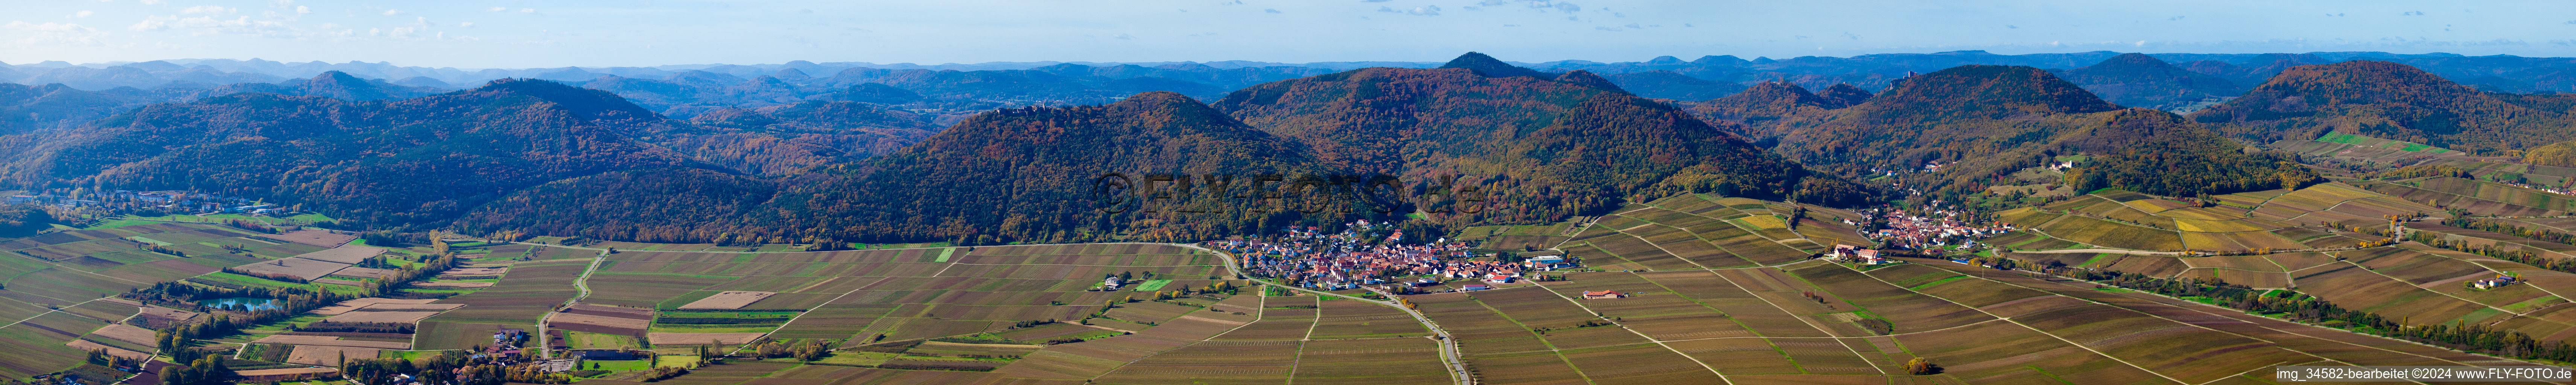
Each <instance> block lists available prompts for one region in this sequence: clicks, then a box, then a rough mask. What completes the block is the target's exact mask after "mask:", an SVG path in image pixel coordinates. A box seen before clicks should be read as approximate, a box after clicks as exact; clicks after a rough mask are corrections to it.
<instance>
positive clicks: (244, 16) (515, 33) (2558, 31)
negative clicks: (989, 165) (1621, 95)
mask: <svg viewBox="0 0 2576 385" xmlns="http://www.w3.org/2000/svg"><path fill="white" fill-rule="evenodd" d="M21 6H22V7H21V9H22V11H21V12H18V13H17V14H16V15H13V16H11V17H8V18H0V47H5V48H7V49H5V50H0V62H7V63H11V64H28V63H38V62H43V61H49V60H59V61H64V62H69V63H106V62H119V61H127V62H141V61H151V60H169V59H173V58H220V59H237V60H246V59H251V58H261V59H266V60H272V61H280V62H309V61H317V60H318V61H325V62H333V63H341V62H349V61H362V62H370V63H374V62H390V63H394V64H396V65H403V66H422V67H455V68H555V67H566V66H579V67H617V66H659V65H689V64H718V63H722V64H765V63H785V62H789V61H794V60H806V61H813V62H870V63H916V64H924V65H934V64H940V63H984V62H1040V61H1061V62H1177V61H1197V62H1208V61H1226V60H1245V61H1261V62H1280V63H1307V62H1343V61H1415V62H1419V61H1442V60H1447V59H1449V58H1450V57H1453V56H1455V55H1457V54H1458V53H1460V52H1466V51H1480V52H1485V53H1488V54H1492V55H1494V56H1496V57H1498V58H1502V59H1505V60H1511V61H1519V62H1546V61H1556V60H1587V61H1598V62H1625V61H1642V60H1646V59H1648V58H1653V57H1656V56H1664V55H1670V56H1676V57H1681V58H1683V59H1685V60H1687V59H1691V58H1696V57H1699V56H1701V55H1735V56H1737V57H1742V58H1746V59H1751V58H1754V57H1763V56H1767V57H1772V58H1789V57H1796V56H1836V57H1847V56H1853V55H1863V54H1881V53H1933V52H1943V51H1956V50H1986V51H1990V52H1993V53H1996V54H2006V55H2012V54H2027V53H2065V52H2087V51H2098V50H2110V51H2119V52H2150V53H2166V52H2171V53H2270V52H2290V53H2298V52H2320V51H2325V52H2332V51H2383V52H2391V53H2401V54H2416V53H2431V52H2445V53H2453V54H2460V55H2469V56H2484V55H2495V54H2510V55H2517V56H2539V57H2557V56H2576V39H2569V38H2566V36H2576V20H2566V19H2565V18H2569V17H2576V16H2569V15H2570V14H2576V12H2570V11H2576V3H2552V2H2510V3H2489V4H2479V5H2475V6H2466V7H2464V6H2460V5H2439V6H2430V5H2412V4H2402V3H2392V2H2368V3H2340V2H2323V1H2301V2H2279V3H2261V4H2241V3H2237V2H2220V1H2193V2H2182V3H2160V4H2059V3H2054V2H2043V1H2013V2H2004V3H1992V2H1980V3H1973V4H1940V3H1915V2H1843V3H1841V4H1823V5H1819V4H1815V3H1802V4H1774V3H1722V2H1688V3H1630V2H1592V1H1577V2H1554V1H1525V0H1524V1H1504V0H1482V1H1465V0H1458V1H1430V0H1348V1H1330V2H1288V1H1254V0H1224V1H1217V0H1195V1H1142V2H1121V3H1114V4H1090V3H1055V2H1046V3H1016V2H1001V1H960V2H939V3H893V2H850V3H841V2H765V3H733V2H674V3H635V4H624V3H613V4H612V3H606V2H540V1H521V0H504V1H489V2H483V3H455V2H425V1H391V2H368V3H345V2H324V1H314V0H305V1H295V0H232V1H189V0H104V1H96V2H91V1H79V2H44V3H34V4H22V5H21ZM1813 9H1829V10H1835V11H1834V12H1830V13H1826V12H1812V11H1808V10H1813Z"/></svg>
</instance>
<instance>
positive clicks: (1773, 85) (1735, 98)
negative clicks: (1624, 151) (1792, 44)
mask: <svg viewBox="0 0 2576 385" xmlns="http://www.w3.org/2000/svg"><path fill="white" fill-rule="evenodd" d="M1844 89H1849V90H1850V91H1847V92H1860V90H1859V89H1856V88H1848V86H1845V88H1844ZM1846 95H1848V94H1846ZM1859 96H1860V97H1859V98H1858V99H1861V100H1867V99H1868V98H1869V94H1867V93H1862V94H1859ZM1853 103H1854V102H1852V101H1851V100H1850V99H1845V98H1830V97H1825V96H1822V95H1817V94H1815V93H1812V92H1807V88H1806V87H1799V86H1798V84H1797V83H1789V82H1762V83H1761V84H1756V85H1754V86H1753V88H1747V89H1745V90H1744V92H1738V93H1736V94H1734V95H1727V96H1726V97H1721V98H1716V99H1709V100H1708V101H1706V102H1700V103H1698V104H1694V105H1692V106H1691V112H1693V113H1698V114H1699V116H1700V117H1701V118H1705V119H1708V120H1711V121H1722V122H1729V123H1735V124H1740V125H1743V127H1745V128H1746V130H1744V131H1743V132H1739V133H1740V134H1743V135H1744V136H1747V137H1752V138H1755V139H1757V140H1768V141H1777V140H1779V137H1780V135H1781V134H1785V133H1788V132H1789V131H1790V129H1791V128H1794V127H1803V126H1806V125H1812V124H1815V123H1816V122H1820V121H1823V120H1824V119H1825V118H1829V117H1832V116H1833V115H1834V110H1837V109H1842V108H1845V107H1851V105H1852V104H1853Z"/></svg>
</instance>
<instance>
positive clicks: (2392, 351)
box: [1873, 264, 2468, 382]
mask: <svg viewBox="0 0 2576 385" xmlns="http://www.w3.org/2000/svg"><path fill="white" fill-rule="evenodd" d="M2327 265H2332V264H2327ZM2015 271H2019V272H2030V273H2033V274H2043V275H2045V274H2046V273H2039V272H2031V271H2028V270H2015ZM1968 276H1972V277H1976V278H1977V279H1983V280H1987V281H1993V282H1995V283H2001V284H2005V285H2010V286H2013V287H2020V288H2025V289H2031V290H2039V291H2040V292H2043V293H2045V292H2049V291H2048V290H2047V289H2041V288H2036V287H2030V286H2028V285H2022V284H2016V283H2011V282H2004V281H2001V280H1996V279H1993V278H1986V277H1983V276H1977V275H1975V274H1969V275H1968ZM1873 278H1875V277H1874V276H1873ZM1880 281H1882V282H1884V281H1886V280H1880ZM2079 282H2080V281H2079ZM1891 284H1892V283H1891ZM2070 286H2071V285H2070ZM2124 294H2129V295H2136V294H2144V295H2150V296H2155V297H2159V298H2165V299H2169V300H2173V301H2180V302H2183V303H2187V304H2193V305H2202V306H2209V305H2206V304H2201V303H2199V302H2192V301H2186V300H2182V299H2180V298H2173V297H2170V296H2165V295H2162V294H2155V293H2148V292H2143V291H2130V292H2129V293H2124ZM2050 295H2057V294H2054V293H2052V294H2050ZM2059 296H2061V297H2065V296H2063V295H2059ZM2066 298H2075V297H2066ZM2075 299H2076V300H2080V301H2085V302H2092V303H2096V304H2102V305H2108V306H2112V307H2118V308H2121V309H2128V308H2127V307H2123V306H2119V305H2113V304H2108V303H2102V302H2095V301H2092V300H2086V299H2083V298H2075ZM2169 306H2170V305H2169ZM2173 307H2174V308H2177V309H2183V310H2189V311H2192V312H2197V313H2201V314H2208V315H2211V316H2216V317H2221V318H2228V319H2235V317H2229V316H2227V315H2225V314H2219V313H2212V312H2209V311H2207V310H2202V309H2199V308H2197V307H2192V306H2173ZM2222 309H2223V308H2222ZM2228 310H2230V311H2233V310H2234V309H2228ZM1979 311H1983V309H1980V310H1979ZM2131 311H2136V310H2131ZM2138 313H2139V314H2144V315H2146V316H2148V317H2155V318H2157V319H2163V320H2166V321H2171V322H2175V323H2181V324H2186V325H2192V326H2194V327H2199V328H2202V329H2209V330H2212V331H2217V332H2220V333H2227V334H2230V335H2235V336H2239V337H2245V338H2251V339H2254V340H2256V341H2264V342H2273V341H2272V340H2270V339H2264V338H2260V337H2255V336H2248V335H2243V334H2237V333H2232V332H2228V331H2225V330H2218V329H2212V328H2210V327H2207V326H2201V325H2200V324H2198V323H2191V322H2184V321H2182V320H2176V319H2172V318H2165V317H2164V316H2160V315H2155V314H2152V313H2147V312H2138ZM1989 314H1991V313H1989ZM2015 324H2019V322H2015ZM2248 324H2251V325H2253V326H2255V327H2260V328H2263V329H2266V330H2272V331H2277V332H2282V333H2287V334H2291V335H2296V336H2301V337H2308V338H2314V339H2317V340H2321V341H2327V342H2336V343H2343V344H2346V345H2352V346H2359V347H2365V348H2371V349H2374V350H2380V351H2386V352H2390V353H2397V354H2404V355H2409V356H2415V357H2419V358H2423V359H2428V360H2434V361H2442V362H2450V363H2452V364H2458V365H2468V364H2464V363H2460V362H2456V361H2451V360H2445V359H2441V358H2435V357H2430V356H2425V355H2422V354H2415V353H2408V352H2402V351H2396V350H2389V349H2386V348H2381V347H2377V346H2370V345H2362V344H2353V343H2348V342H2343V341H2337V340H2333V339H2328V338H2322V337H2317V336H2313V335H2310V334H2308V333H2300V332H2297V331H2291V330H2282V329H2279V328H2274V327H2270V326H2263V325H2262V324H2254V323H2250V322H2249V323H2248ZM2023 327H2024V328H2028V327H2029V326H2027V325H2024V326H2023ZM2032 330H2037V329H2032ZM2040 334H2048V333H2046V332H2041V333H2040ZM2353 334H2357V335H2364V336H2371V337H2377V338H2380V339H2385V340H2389V341H2394V342H2403V343H2410V344H2416V345H2422V346H2427V347H2435V348H2440V347H2438V346H2433V345H2426V344H2423V343H2419V342H2414V341H2406V340H2399V339H2394V338H2387V337H2381V336H2376V335H2370V334H2363V333H2353ZM2050 336H2051V337H2054V336H2055V335H2053V334H2051V335H2050ZM2059 339H2060V340H2063V339H2064V338H2059ZM2068 342H2070V343H2071V342H2073V341H2068ZM2274 343H2276V344H2277V343H2278V342H2274ZM2077 347H2083V346H2082V345H2077ZM2085 350H2092V348H2085ZM2284 350H2290V351H2294V352H2298V353H2299V354H2306V355H2308V356H2310V357H2317V356H2316V355H2315V354H2309V353H2308V352H2306V351H2302V350H2295V349H2284ZM2095 353H2100V352H2098V351H2097V352H2095ZM2104 357H2109V355H2104ZM2318 358H2324V357H2318ZM2112 359H2113V360H2117V359H2118V358H2112ZM2326 360H2327V361H2333V362H2339V363H2343V364H2346V365H2350V364H2351V363H2349V362H2342V361H2335V360H2333V359H2326ZM2121 363H2127V361H2122V362H2121ZM2130 366H2133V367H2134V366H2136V365H2130ZM2148 372H2149V373H2154V371H2148ZM2157 375H2159V376H2162V375H2163V374H2162V373H2158V374H2157ZM2230 377H2231V378H2232V377H2233V376H2230ZM2167 378H2170V377H2167ZM2175 382H2181V381H2175Z"/></svg>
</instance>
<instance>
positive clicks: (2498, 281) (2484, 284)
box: [2469, 275, 2513, 289]
mask: <svg viewBox="0 0 2576 385" xmlns="http://www.w3.org/2000/svg"><path fill="white" fill-rule="evenodd" d="M2511 284H2513V276H2509V275H2497V276H2495V278H2487V279H2481V280H2477V281H2476V282H2470V283H2469V285H2470V286H2473V287H2477V288H2480V289H2494V288H2499V287H2504V286H2505V285H2511Z"/></svg>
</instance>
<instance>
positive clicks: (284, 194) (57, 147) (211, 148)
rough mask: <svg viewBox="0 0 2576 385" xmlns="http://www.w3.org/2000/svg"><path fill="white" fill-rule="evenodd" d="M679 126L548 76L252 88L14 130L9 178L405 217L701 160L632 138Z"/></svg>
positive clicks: (444, 213)
mask: <svg viewBox="0 0 2576 385" xmlns="http://www.w3.org/2000/svg"><path fill="white" fill-rule="evenodd" d="M676 129H679V126H678V125H674V124H671V122H670V121H668V120H666V119H663V118H662V117H661V116H659V115H655V114H653V113H652V112H650V111H645V110H643V109H640V108H636V107H635V106H634V105H632V104H628V103H626V102H625V100H623V99H619V98H618V97H617V96H616V95H610V94H608V93H606V92H601V91H594V90H585V89H579V88H573V87H569V86H564V85H562V84H556V83H553V82H545V81H498V82H494V83H493V84H491V85H488V86H485V87H482V88H477V89H473V90H467V91H459V92H455V93H449V94H444V95H437V96H429V97H421V98H413V99H404V100H398V101H355V102H352V101H344V100H339V99H332V98H325V97H313V96H287V95H278V94H267V93H244V94H236V95H231V96H222V97H213V98H206V99H202V100H199V101H197V102H194V103H185V104H157V105H151V106H145V107H143V108H140V109H137V110H134V111H131V112H127V113H123V114H119V115H116V116H111V117H108V118H105V119H100V120H98V121H94V122H91V123H90V124H89V125H87V126H85V127H83V128H81V129H76V130H61V131H50V132H44V133H37V134H23V135H17V136H12V137H9V138H8V142H7V143H9V144H10V146H9V147H7V148H0V151H5V152H6V153H8V154H10V155H11V156H10V157H8V159H11V161H10V162H9V163H7V164H0V177H5V178H7V180H8V181H9V182H11V183H13V184H19V185H30V186H47V185H73V186H84V187H87V186H104V187H108V188H128V189H132V188H149V189H188V190H197V191H205V192H212V193H218V194H224V195H232V196H242V197H255V198H265V199H269V200H270V201H272V202H283V203H301V204H304V205H305V207H306V208H308V209H315V210H319V211H323V212H329V213H332V214H333V215H334V216H337V217H341V218H347V219H353V220H360V221H365V222H368V223H374V224H379V225H385V226H403V225H415V224H428V223H440V222H443V221H444V220H446V219H448V218H453V217H455V216H456V215H459V214H462V213H464V212H465V211H466V210H468V209H471V208H473V207H475V206H478V205H481V204H483V203H485V202H489V201H491V200H493V199H496V198H499V197H500V196H502V195H504V194H509V193H511V192H514V191H518V190H520V189H524V188H527V187H528V186H533V185H536V184H539V183H545V182H548V181H553V180H558V179H563V178H568V177H574V176H581V175H589V174H596V173H601V172H608V171H614V170H625V169H635V168H649V167H670V166H681V165H687V164H691V163H692V162H689V161H688V160H687V159H686V158H685V157H683V156H682V155H681V154H678V153H675V152H672V151H670V150H668V149H664V148H662V147H660V146H655V145H652V144H648V143H644V142H641V141H638V140H636V139H634V137H636V136H639V135H649V134H651V133H654V132H661V131H670V130H676Z"/></svg>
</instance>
